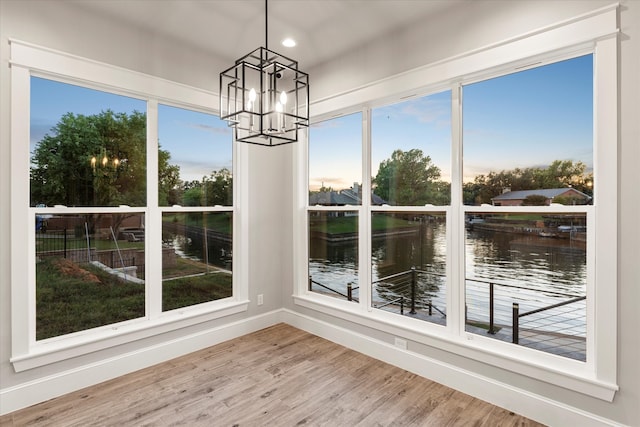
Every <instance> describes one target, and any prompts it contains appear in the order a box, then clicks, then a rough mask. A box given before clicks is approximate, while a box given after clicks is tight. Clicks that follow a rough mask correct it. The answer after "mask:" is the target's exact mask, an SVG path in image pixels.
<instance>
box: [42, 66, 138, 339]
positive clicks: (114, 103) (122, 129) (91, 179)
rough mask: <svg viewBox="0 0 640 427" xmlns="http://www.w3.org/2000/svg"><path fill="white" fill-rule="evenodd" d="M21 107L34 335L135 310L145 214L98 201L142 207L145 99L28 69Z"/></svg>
mask: <svg viewBox="0 0 640 427" xmlns="http://www.w3.org/2000/svg"><path fill="white" fill-rule="evenodd" d="M30 105H31V124H30V128H31V141H30V151H31V159H30V160H31V168H30V173H31V180H30V181H31V182H30V198H31V202H30V205H31V206H32V207H34V209H35V211H36V212H35V224H34V229H35V231H36V233H35V241H34V247H35V252H36V261H35V269H36V304H35V305H36V339H37V340H41V339H45V338H51V337H57V336H60V335H65V334H69V333H72V332H78V331H82V330H86V329H90V328H95V327H99V326H105V325H109V324H112V323H119V322H122V321H126V320H131V319H136V318H141V317H144V316H145V281H144V279H145V260H146V257H145V239H144V234H145V214H144V212H136V211H131V210H128V209H127V211H126V212H125V211H123V212H115V211H114V210H113V209H106V208H108V207H115V206H119V205H127V206H132V207H145V206H146V202H147V200H146V189H147V178H146V169H147V168H146V146H147V138H146V127H147V118H146V102H144V101H142V100H139V99H134V98H131V97H125V96H121V95H116V94H111V93H107V92H102V91H98V90H94V89H89V88H85V87H80V86H76V85H72V84H67V83H62V82H59V81H54V80H50V79H45V78H39V77H32V78H31V103H30ZM49 208H54V209H56V211H55V212H53V211H51V210H50V209H49ZM77 208H82V210H79V209H77ZM61 209H63V210H64V213H61V212H60V210H61ZM67 212H68V213H67Z"/></svg>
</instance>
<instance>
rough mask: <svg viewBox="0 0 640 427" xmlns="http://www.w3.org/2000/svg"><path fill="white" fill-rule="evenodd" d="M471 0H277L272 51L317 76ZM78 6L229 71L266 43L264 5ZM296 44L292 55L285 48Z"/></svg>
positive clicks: (120, 0)
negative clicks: (290, 41) (318, 69)
mask: <svg viewBox="0 0 640 427" xmlns="http://www.w3.org/2000/svg"><path fill="white" fill-rule="evenodd" d="M464 1H469V0H270V1H269V2H268V18H269V20H268V25H269V27H268V32H269V49H271V50H274V51H276V52H278V53H280V54H282V55H285V56H289V57H291V58H294V59H296V60H297V61H298V62H299V65H300V68H301V69H310V68H313V67H315V66H317V65H321V64H323V63H324V62H327V61H329V60H331V59H332V58H335V57H337V56H340V55H343V54H345V53H347V52H349V51H352V50H355V49H358V48H359V47H362V46H365V45H367V44H369V43H372V42H374V41H375V40H376V39H379V38H384V37H387V36H389V35H390V34H393V33H394V32H398V31H401V30H403V29H404V28H406V27H408V26H411V25H415V24H417V23H418V22H420V21H424V20H425V18H427V17H429V16H431V17H433V15H436V14H438V13H440V12H442V11H444V10H445V9H447V8H450V7H453V6H455V5H456V4H458V5H459V4H460V3H461V2H464ZM76 6H77V7H82V8H85V9H87V10H88V11H89V12H91V13H96V14H99V15H101V16H103V17H105V18H109V19H115V20H118V21H120V22H123V23H126V25H131V26H133V27H136V28H140V29H143V30H145V31H148V32H151V33H153V34H156V35H157V36H158V37H161V38H165V37H166V38H169V39H173V40H176V41H178V42H181V43H185V44H188V45H190V46H194V47H196V48H198V49H201V50H203V51H204V52H206V53H208V54H210V55H212V56H215V57H217V58H216V59H219V60H220V61H221V63H224V64H226V65H225V67H226V66H230V65H231V64H233V62H234V61H235V60H236V59H238V58H239V57H241V56H244V55H245V54H247V53H249V52H251V51H253V50H254V49H256V48H258V47H260V46H264V44H265V2H264V1H263V0H89V1H87V0H83V1H78V2H77V4H76ZM285 37H292V38H294V39H295V40H296V41H297V43H298V44H297V46H296V47H293V48H286V47H283V46H282V45H281V44H280V43H281V41H282V40H283V39H284V38H285Z"/></svg>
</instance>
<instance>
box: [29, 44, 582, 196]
mask: <svg viewBox="0 0 640 427" xmlns="http://www.w3.org/2000/svg"><path fill="white" fill-rule="evenodd" d="M592 69H593V59H592V56H591V55H587V56H583V57H579V58H574V59H571V60H567V61H561V62H558V63H555V64H550V65H546V66H543V67H537V68H534V69H531V70H525V71H521V72H518V73H513V74H510V75H506V76H502V77H498V78H494V79H490V80H484V81H481V82H478V83H473V84H468V85H465V86H464V87H463V149H464V157H463V164H464V168H463V175H464V180H465V181H471V180H473V177H475V176H476V175H477V174H481V173H488V172H489V171H500V170H505V169H513V168H515V167H520V168H523V167H532V166H541V167H544V166H546V165H548V164H549V163H551V162H552V161H553V160H573V161H582V162H584V163H585V164H586V165H587V167H588V168H591V167H592V164H593V112H592V98H593V81H592V73H593V72H592ZM450 97H451V93H450V91H445V92H442V93H437V94H432V95H429V96H426V97H422V98H419V99H412V100H408V101H404V102H400V103H397V104H393V105H389V106H384V107H378V108H375V109H374V110H373V111H372V175H373V176H375V174H376V173H377V170H378V166H379V164H380V162H381V161H383V160H385V159H387V158H389V157H390V156H391V153H392V152H393V151H394V150H395V149H402V150H405V151H406V150H409V149H412V148H419V149H421V150H422V151H423V152H424V154H425V155H428V156H430V157H431V160H432V162H433V163H434V164H435V165H436V166H438V167H439V168H440V170H441V173H442V179H443V180H445V181H449V180H450V173H451V153H450V141H451V101H450ZM31 101H32V102H31V150H32V151H33V149H34V147H35V144H36V143H37V142H38V141H39V140H40V139H42V137H43V136H44V135H45V133H50V132H51V128H52V127H54V126H55V124H56V123H57V122H58V120H59V118H60V117H61V116H62V115H63V114H65V113H67V112H73V113H76V114H85V115H90V114H98V113H100V112H101V111H103V110H106V109H111V110H113V111H115V112H126V113H130V112H132V111H134V110H137V111H145V110H146V103H145V102H144V101H143V100H139V99H134V98H129V97H125V96H120V95H114V94H109V93H105V92H100V91H96V90H92V89H86V88H82V87H79V86H73V85H68V84H64V83H58V82H53V81H50V80H46V79H41V78H36V77H34V78H32V88H31ZM158 132H159V140H160V141H159V142H160V145H161V147H162V148H163V149H165V150H168V151H169V152H170V153H171V160H170V162H171V163H172V164H177V165H179V166H180V170H181V178H182V179H183V180H194V179H198V180H199V179H202V177H203V176H204V175H208V174H210V173H211V172H212V171H214V170H219V169H221V168H222V167H227V168H229V169H231V165H232V162H231V145H232V144H231V143H230V142H231V129H230V128H229V127H227V125H226V123H224V122H222V121H220V120H219V118H218V117H217V116H216V115H210V114H203V113H198V112H194V111H188V110H184V109H180V108H174V107H169V106H164V105H161V106H160V107H159V129H158ZM361 141H362V125H361V114H360V113H356V114H351V115H349V116H345V117H341V118H338V119H333V120H329V121H325V122H322V123H318V124H315V125H313V126H312V128H311V131H310V147H309V153H310V161H309V181H310V187H311V188H312V189H317V188H318V187H319V186H320V185H321V184H322V183H324V185H325V186H331V187H333V188H334V189H336V190H338V189H343V188H347V187H350V186H351V185H353V183H354V182H362V166H361V164H362V155H361V153H362V148H361Z"/></svg>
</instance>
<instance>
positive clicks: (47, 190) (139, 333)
mask: <svg viewBox="0 0 640 427" xmlns="http://www.w3.org/2000/svg"><path fill="white" fill-rule="evenodd" d="M11 49H12V58H13V59H12V79H11V80H12V126H11V129H12V131H11V132H12V164H13V166H14V168H13V170H12V173H13V175H14V176H16V177H19V176H23V177H25V179H24V180H20V179H15V180H13V181H12V196H11V197H12V206H11V209H12V217H13V218H14V219H15V220H14V221H13V229H12V271H13V272H14V273H15V274H14V278H13V283H12V304H13V307H14V308H15V310H13V311H12V332H13V345H12V362H13V364H14V368H15V369H16V371H22V370H25V369H30V368H33V367H37V366H41V365H45V364H49V363H53V362H55V361H59V360H63V359H65V358H68V357H70V356H71V357H73V356H79V355H82V354H85V353H87V352H91V351H96V350H98V349H101V348H108V347H111V346H114V345H118V344H121V343H123V342H127V341H128V340H133V339H139V338H140V337H145V336H152V335H154V334H157V333H161V332H165V331H168V330H172V329H176V328H180V327H184V326H188V325H192V324H196V323H199V322H203V321H207V320H210V319H215V318H218V317H222V316H226V315H229V314H233V313H238V312H241V311H244V310H246V307H247V291H246V283H245V278H246V276H247V275H246V256H245V257H243V256H241V257H240V259H237V258H236V259H232V257H233V254H234V253H235V254H237V253H238V250H240V253H241V254H242V253H244V251H245V249H244V247H243V246H241V245H240V244H239V240H240V239H242V238H243V234H242V233H241V232H240V233H239V232H238V230H241V229H242V228H241V227H240V226H239V225H238V224H241V223H242V222H243V221H244V219H243V217H241V216H238V215H237V214H236V211H235V207H234V203H235V202H234V200H235V197H234V196H235V191H234V190H235V188H236V186H237V182H234V179H233V176H232V171H233V170H234V164H236V162H237V160H236V149H235V147H234V144H233V142H232V137H231V133H230V132H229V130H228V128H227V126H226V124H224V123H222V122H221V121H220V120H218V118H217V117H216V116H214V115H213V112H212V111H210V110H208V108H209V106H210V105H216V104H217V103H216V102H215V99H214V97H213V96H212V95H209V94H205V93H204V92H202V91H200V90H197V89H192V88H188V87H186V86H184V85H176V84H173V83H171V82H168V81H165V80H160V79H155V78H153V77H151V76H145V75H142V74H139V73H133V72H129V71H127V70H123V69H118V68H114V67H111V66H108V65H104V64H99V63H96V62H93V61H87V60H84V59H82V58H78V57H74V56H70V55H61V54H59V53H56V52H52V51H48V50H46V49H42V48H39V47H35V46H32V45H25V44H21V43H19V42H15V41H12V42H11ZM107 88H108V89H107ZM159 99H162V100H163V102H165V103H164V104H160V103H159ZM169 102H170V103H171V105H169ZM181 105H189V106H190V109H186V108H183V107H181ZM25 124H26V125H25ZM27 176H29V177H30V179H26V178H27ZM235 181H238V180H235ZM240 182H241V181H240ZM155 266H158V267H160V266H162V268H155ZM134 331H135V332H136V334H131V332H134Z"/></svg>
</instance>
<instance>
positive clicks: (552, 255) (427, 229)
mask: <svg viewBox="0 0 640 427" xmlns="http://www.w3.org/2000/svg"><path fill="white" fill-rule="evenodd" d="M414 226H415V227H414V229H412V230H405V231H406V232H405V233H386V234H385V233H380V234H378V236H376V234H375V233H374V237H373V239H372V242H371V245H372V248H371V262H372V282H376V281H378V280H379V279H381V278H384V277H387V276H389V275H392V274H396V273H399V272H403V271H408V270H410V269H411V267H416V268H417V269H418V270H424V271H427V272H429V273H430V274H429V276H428V278H427V277H424V276H423V279H424V280H427V282H426V283H421V287H420V291H421V293H422V295H419V296H425V295H426V296H432V297H438V298H441V299H442V300H444V299H445V292H446V289H445V288H446V286H445V281H446V277H445V271H446V249H447V245H446V224H445V221H444V215H442V217H436V218H429V219H428V220H427V219H424V218H423V220H422V221H416V222H415V224H414ZM309 249H310V260H309V274H310V276H311V277H312V278H313V279H314V280H316V278H317V279H318V281H320V282H322V283H324V284H327V285H329V286H331V287H335V288H336V289H338V290H341V291H345V289H346V283H348V282H353V283H357V280H358V276H357V274H358V269H357V240H356V239H355V238H353V239H349V240H335V241H327V240H323V239H320V238H314V236H313V235H312V236H311V238H310V248H309ZM465 269H466V271H465V275H466V277H467V279H480V280H490V281H494V282H499V283H504V284H512V285H518V286H525V287H528V288H533V289H538V290H543V291H557V292H568V293H572V294H584V293H585V292H586V276H587V268H586V249H585V242H584V241H579V240H576V239H560V238H558V239H554V238H545V237H540V236H539V235H538V234H531V233H530V234H529V235H527V234H519V233H509V232H496V231H490V230H482V229H479V228H478V227H476V228H475V229H473V230H467V231H466V239H465ZM373 293H374V294H373V297H374V299H375V298H376V297H379V298H381V299H384V300H392V299H394V298H397V297H398V296H400V295H401V294H399V293H396V292H394V291H393V288H392V287H391V288H389V287H382V288H374V289H373Z"/></svg>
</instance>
